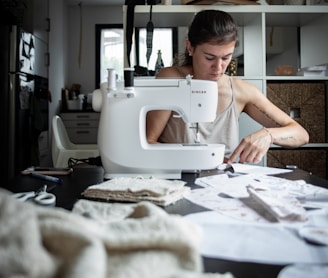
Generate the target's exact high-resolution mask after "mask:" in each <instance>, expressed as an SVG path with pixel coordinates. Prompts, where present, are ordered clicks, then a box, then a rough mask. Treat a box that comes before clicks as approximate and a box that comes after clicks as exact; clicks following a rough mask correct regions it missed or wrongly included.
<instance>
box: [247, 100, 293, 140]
mask: <svg viewBox="0 0 328 278" xmlns="http://www.w3.org/2000/svg"><path fill="white" fill-rule="evenodd" d="M253 106H254V107H255V108H256V109H257V110H258V111H260V112H261V113H262V114H263V115H264V116H265V117H266V118H267V119H269V120H270V121H272V122H273V123H274V124H275V125H276V126H277V127H281V125H280V124H279V123H278V122H277V121H275V120H274V119H273V118H272V117H271V116H270V115H269V114H268V113H267V112H266V111H264V110H263V109H261V108H260V107H258V106H257V105H256V104H255V103H253ZM286 139H287V138H286Z"/></svg>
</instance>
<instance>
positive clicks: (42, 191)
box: [13, 184, 56, 206]
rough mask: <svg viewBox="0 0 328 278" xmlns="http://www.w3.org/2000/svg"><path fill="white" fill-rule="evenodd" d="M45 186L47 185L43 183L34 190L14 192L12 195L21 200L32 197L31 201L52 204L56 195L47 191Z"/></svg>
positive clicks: (45, 204)
mask: <svg viewBox="0 0 328 278" xmlns="http://www.w3.org/2000/svg"><path fill="white" fill-rule="evenodd" d="M47 187H48V186H47V185H46V184H45V185H43V186H42V187H41V188H39V189H38V190H36V191H29V192H20V193H15V194H13V196H14V197H15V198H16V199H17V200H19V201H22V202H25V201H27V200H30V199H33V201H34V202H35V203H37V204H39V205H43V206H54V205H55V203H56V196H55V195H54V194H52V193H48V192H47ZM51 189H52V188H50V190H51Z"/></svg>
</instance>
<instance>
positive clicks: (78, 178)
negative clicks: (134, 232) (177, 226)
mask: <svg viewBox="0 0 328 278" xmlns="http://www.w3.org/2000/svg"><path fill="white" fill-rule="evenodd" d="M220 173H222V171H219V170H212V171H202V172H200V173H185V174H183V175H182V180H184V181H186V182H187V185H188V186H190V187H191V188H192V189H193V188H196V187H198V186H197V185H195V184H194V180H195V179H196V178H197V177H200V176H208V175H214V174H220ZM103 174H104V171H103V169H102V168H101V167H89V168H84V167H81V168H78V167H77V168H74V170H73V172H72V173H71V174H70V175H68V176H61V178H62V179H63V183H62V184H58V185H57V186H56V187H55V188H54V189H53V190H52V191H51V192H52V193H54V194H55V195H56V197H57V203H56V206H57V207H61V208H65V209H67V210H71V209H72V208H73V206H74V203H75V202H76V201H77V200H78V199H80V198H81V192H82V191H83V190H84V189H85V188H87V187H88V186H90V185H92V184H96V183H100V182H103ZM277 176H279V177H283V178H288V179H290V180H299V179H302V180H305V181H306V182H307V183H311V184H314V185H318V186H322V187H327V188H328V180H325V179H322V178H319V177H317V176H314V175H311V174H309V173H307V172H305V171H302V170H300V169H296V170H294V171H292V172H289V173H284V174H280V175H277ZM45 183H46V184H47V185H48V186H50V185H53V184H54V183H52V182H45V181H43V180H40V179H36V178H33V177H30V176H26V175H21V176H17V177H15V178H14V179H13V180H11V181H10V182H9V183H8V185H6V186H3V187H5V188H6V189H8V190H10V191H12V192H23V191H31V190H36V189H38V188H40V187H41V186H42V185H44V184H45ZM164 210H165V211H167V212H168V213H170V214H180V215H186V214H189V213H194V212H201V211H206V210H207V209H205V208H203V207H200V206H198V205H196V204H193V203H191V202H189V201H188V200H185V199H182V200H179V201H177V202H176V203H175V204H172V205H170V206H167V207H165V208H164ZM203 261H204V269H205V271H206V272H219V273H225V272H230V273H232V274H233V275H234V276H235V277H243V278H245V277H253V278H256V277H265V278H269V277H277V275H278V273H279V272H280V270H281V269H282V268H283V267H284V265H267V264H259V263H247V262H236V261H228V260H222V259H210V258H206V257H204V258H203Z"/></svg>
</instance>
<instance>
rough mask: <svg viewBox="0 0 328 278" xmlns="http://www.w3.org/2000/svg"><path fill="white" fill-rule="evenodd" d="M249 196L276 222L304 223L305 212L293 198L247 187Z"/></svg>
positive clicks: (267, 190)
mask: <svg viewBox="0 0 328 278" xmlns="http://www.w3.org/2000/svg"><path fill="white" fill-rule="evenodd" d="M247 191H248V193H249V196H250V197H251V198H252V199H253V200H254V201H255V202H257V203H258V204H260V205H261V206H262V207H263V208H264V209H265V210H266V211H268V212H269V213H270V214H271V215H272V216H273V217H274V218H275V219H276V220H277V221H289V222H294V221H300V222H303V221H306V220H307V216H306V210H305V209H304V208H303V207H302V205H301V203H300V202H299V201H298V200H297V199H296V198H294V197H291V196H288V195H283V194H277V192H272V191H271V190H269V189H258V190H257V189H256V188H254V187H252V186H247Z"/></svg>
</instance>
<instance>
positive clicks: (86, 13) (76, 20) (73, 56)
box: [62, 5, 123, 93]
mask: <svg viewBox="0 0 328 278" xmlns="http://www.w3.org/2000/svg"><path fill="white" fill-rule="evenodd" d="M122 23H123V7H122V6H83V5H82V28H81V30H82V32H81V36H82V40H81V59H80V63H79V50H80V8H79V6H69V7H68V32H69V37H68V56H67V62H68V64H67V68H68V73H67V80H65V81H66V82H65V83H64V84H62V86H66V87H68V88H70V87H71V85H72V84H73V83H79V84H81V85H82V87H81V92H82V93H91V92H93V90H94V89H96V88H95V55H96V53H95V25H96V24H122Z"/></svg>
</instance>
